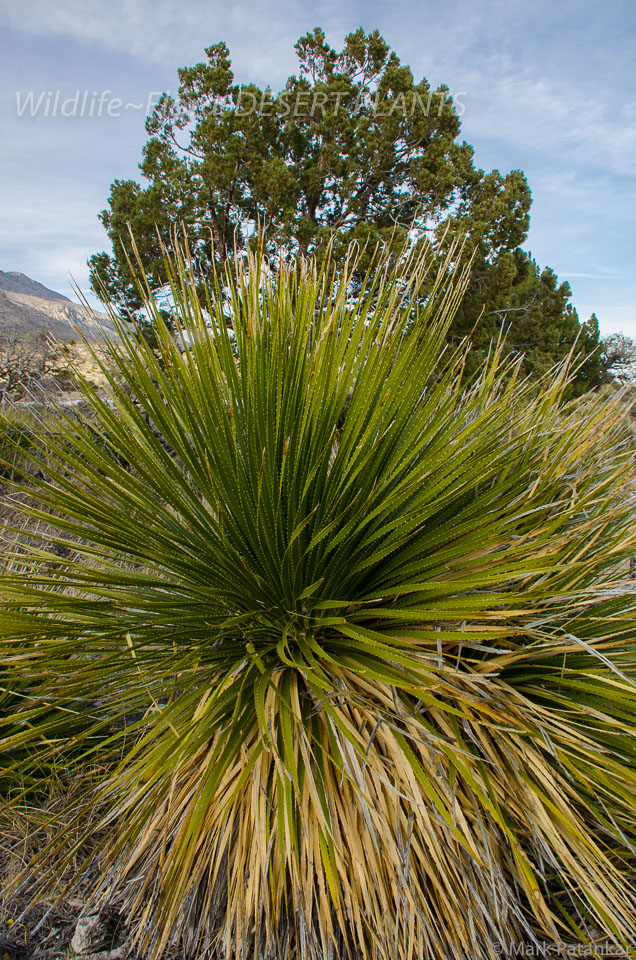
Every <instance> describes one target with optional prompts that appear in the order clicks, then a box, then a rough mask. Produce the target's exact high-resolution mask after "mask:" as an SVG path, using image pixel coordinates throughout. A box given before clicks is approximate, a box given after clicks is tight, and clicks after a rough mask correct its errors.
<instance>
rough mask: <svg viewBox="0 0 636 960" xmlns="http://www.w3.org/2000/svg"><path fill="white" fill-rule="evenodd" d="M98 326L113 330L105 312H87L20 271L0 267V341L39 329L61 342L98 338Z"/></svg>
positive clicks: (32, 332) (108, 330)
mask: <svg viewBox="0 0 636 960" xmlns="http://www.w3.org/2000/svg"><path fill="white" fill-rule="evenodd" d="M101 327H104V328H105V330H106V331H107V332H108V333H113V327H112V324H111V322H110V320H109V319H108V317H107V316H106V314H104V313H99V312H97V311H95V312H93V311H91V312H89V311H88V310H87V309H86V308H85V307H83V306H81V305H80V304H79V303H74V302H73V301H72V300H69V299H68V298H67V297H65V296H63V295H62V294H61V293H57V292H56V291H55V290H49V289H48V287H45V286H44V285H43V284H41V283H38V282H37V281H35V280H31V278H30V277H27V276H25V275H24V274H23V273H16V272H8V273H5V272H4V271H2V270H0V340H4V341H6V340H9V339H15V338H16V337H23V336H27V335H28V334H34V333H38V332H40V331H42V330H45V331H46V332H47V333H49V334H50V335H51V336H53V337H55V339H56V340H60V341H62V342H63V343H68V342H69V341H71V340H78V339H80V335H83V336H85V337H87V338H88V339H89V340H95V339H97V340H99V339H100V328H101Z"/></svg>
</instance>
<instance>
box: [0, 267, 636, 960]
mask: <svg viewBox="0 0 636 960" xmlns="http://www.w3.org/2000/svg"><path fill="white" fill-rule="evenodd" d="M455 254H456V251H455ZM453 257H454V254H453V252H451V254H450V255H449V258H448V259H447V261H446V262H445V263H444V264H443V266H442V268H441V269H440V270H439V272H438V274H437V275H436V276H435V277H432V276H431V272H430V268H429V263H431V262H433V261H434V260H435V258H434V257H431V256H428V255H427V253H426V251H421V250H420V251H419V252H418V253H417V254H415V253H414V254H413V255H412V256H411V257H409V258H407V259H406V260H404V261H402V262H400V263H396V262H395V257H393V256H392V254H391V251H390V250H388V251H387V250H384V251H382V250H380V251H378V252H377V253H376V255H375V256H374V258H373V262H372V267H371V268H370V269H369V272H368V274H367V276H366V279H365V280H364V282H363V283H362V286H361V287H360V283H359V271H358V273H356V270H357V264H358V261H357V254H356V252H355V250H353V249H352V250H351V251H350V254H349V257H348V259H347V261H346V262H345V263H344V264H343V263H339V264H334V263H332V262H331V261H330V260H329V258H327V259H326V260H325V262H324V263H323V264H322V266H320V267H317V266H316V265H315V263H313V262H312V261H298V262H296V263H293V264H291V265H288V266H283V267H281V269H280V271H278V272H277V273H276V275H275V276H274V275H272V274H271V273H269V272H268V271H267V269H266V268H265V267H264V266H263V263H262V261H261V259H259V256H258V254H255V255H253V256H251V255H250V258H249V261H248V262H247V264H244V265H240V264H238V263H237V264H235V265H234V266H228V269H227V273H226V276H225V278H224V280H223V282H222V284H221V283H220V282H219V284H218V285H217V286H213V287H211V288H210V289H209V292H208V295H207V299H202V298H201V295H200V292H199V293H197V290H199V291H200V286H199V285H198V284H197V281H196V278H195V277H193V276H192V275H190V274H189V272H188V269H187V268H186V266H185V264H186V263H187V262H188V257H187V255H184V256H182V257H177V259H176V260H174V261H173V262H172V263H171V264H166V269H167V270H168V271H169V274H170V277H171V287H172V289H171V295H172V299H173V301H174V317H175V323H176V328H177V335H176V336H175V335H174V334H173V333H171V332H170V331H169V330H168V329H167V328H166V326H165V325H164V323H163V320H162V313H161V311H160V309H159V307H158V306H157V305H156V304H155V302H154V300H153V298H152V296H151V294H150V292H149V290H148V289H146V290H145V291H144V287H143V280H140V281H139V283H140V287H139V289H140V291H141V292H143V293H144V296H145V310H146V311H147V315H148V317H149V318H150V319H151V320H152V322H153V323H154V325H155V328H156V331H157V345H155V346H154V347H152V348H151V346H149V345H148V344H147V343H146V342H145V341H144V340H143V339H139V338H137V337H135V336H134V335H133V333H131V332H130V330H129V329H128V328H126V325H125V324H122V323H121V322H119V321H118V320H117V317H116V314H115V312H114V311H113V322H115V323H116V324H117V326H118V331H119V337H120V339H119V340H117V341H113V342H111V343H110V353H111V356H110V359H104V356H103V355H101V354H99V355H98V354H96V355H95V360H96V362H98V363H99V364H100V366H101V368H102V370H103V373H104V375H105V378H106V380H107V383H108V395H107V396H103V395H100V394H98V393H97V392H96V391H95V389H94V388H93V387H91V385H90V384H88V383H84V384H83V387H82V389H83V392H84V396H85V399H86V401H87V406H88V410H89V413H87V414H86V416H84V417H82V416H80V417H79V419H78V418H76V417H73V418H70V417H68V416H66V415H65V413H64V411H63V410H59V411H57V413H56V414H55V415H54V420H55V429H53V430H51V431H50V432H49V434H48V435H47V437H46V439H45V440H42V441H41V442H38V440H37V439H36V440H35V445H34V447H33V448H32V449H31V451H30V452H29V456H30V457H31V460H32V461H33V462H34V463H37V462H38V460H40V461H42V462H43V463H44V462H45V463H46V472H45V473H44V474H43V475H40V476H36V477H35V478H32V479H31V481H30V482H31V487H30V491H31V494H32V495H33V496H34V497H35V498H36V500H37V504H38V505H37V506H36V507H33V508H32V510H31V514H32V515H33V516H34V517H36V518H43V519H46V520H47V522H48V523H50V522H51V516H52V515H53V516H54V517H55V524H56V527H57V534H56V537H55V538H54V540H53V543H54V546H55V545H57V546H64V545H67V546H68V545H69V544H72V554H71V556H70V558H69V559H67V560H64V559H61V558H60V551H59V550H57V551H54V550H52V549H45V548H44V547H43V548H42V549H41V550H37V549H35V548H34V549H32V551H31V556H30V560H29V565H28V570H26V571H25V570H24V567H22V568H21V569H20V571H19V572H11V571H10V570H9V572H8V573H6V574H5V575H4V576H3V577H2V578H1V583H0V589H1V591H2V594H3V597H4V605H3V608H2V611H1V612H0V626H1V641H0V644H1V649H2V658H3V662H4V664H5V667H4V672H5V675H6V677H7V678H8V680H7V681H6V682H7V684H8V685H9V686H11V678H12V677H13V679H14V683H13V686H14V687H15V686H19V688H20V690H21V691H22V692H23V695H22V696H21V697H20V701H19V705H18V706H16V707H15V709H14V711H13V713H12V714H11V715H10V716H9V717H8V718H6V719H5V721H4V726H3V731H4V739H3V740H2V753H3V759H4V766H5V775H7V774H15V776H16V777H20V778H23V779H24V778H25V777H27V778H28V775H29V772H30V770H31V771H32V770H34V769H38V770H41V769H44V768H45V767H46V765H45V766H44V767H43V762H44V758H47V763H49V764H50V762H51V758H54V759H55V762H56V763H57V764H58V765H65V766H73V765H77V766H79V767H81V766H82V765H86V764H88V763H91V764H97V765H99V768H100V769H103V770H104V771H105V772H104V775H103V777H102V778H101V780H100V782H99V785H98V786H97V788H96V789H95V791H94V793H91V794H90V795H86V796H84V797H82V798H81V800H79V801H77V802H78V817H79V816H81V809H80V807H81V805H82V804H84V805H86V804H90V805H91V807H93V808H94V809H97V810H99V811H100V815H99V822H98V826H99V828H100V830H101V831H102V832H101V833H100V836H104V837H105V839H104V841H103V843H102V844H101V847H100V860H99V864H100V882H99V884H98V885H97V887H96V889H95V897H96V899H99V898H102V899H103V900H111V901H116V902H118V903H120V905H122V906H123V907H124V908H125V910H126V912H127V915H128V916H129V917H130V919H131V922H132V923H133V925H134V929H135V931H136V934H137V939H138V943H139V945H140V948H142V949H143V950H145V951H146V952H147V955H148V956H149V957H151V958H155V957H158V956H159V955H160V953H161V951H162V950H164V948H165V947H166V946H167V945H168V944H169V943H170V942H171V941H174V940H175V939H178V940H179V942H180V943H181V944H182V947H183V950H184V955H185V956H188V957H190V956H191V957H204V956H210V957H212V956H214V957H217V956H219V957H232V958H237V960H248V958H258V960H269V958H273V957H276V958H280V960H284V958H292V957H302V958H312V960H313V958H315V960H326V958H332V957H333V958H335V957H342V958H354V957H355V958H358V957H360V958H364V960H388V958H389V957H390V958H396V960H421V958H430V960H447V958H448V957H454V958H459V960H464V958H465V960H475V958H493V957H495V956H499V955H501V950H502V944H510V943H517V942H520V941H522V940H524V939H526V940H527V939H532V938H533V937H538V938H539V939H544V940H546V939H547V940H549V941H552V940H556V941H558V940H561V939H563V938H565V939H567V938H568V937H569V938H570V939H571V938H573V937H574V938H576V939H581V940H582V941H585V940H586V937H587V936H588V933H587V931H589V930H590V929H592V928H594V929H595V930H596V931H597V932H599V931H600V932H601V933H602V934H603V935H605V936H607V937H609V938H610V940H611V941H612V942H613V943H615V944H620V945H622V946H623V947H625V948H627V949H631V947H633V946H634V945H635V941H634V933H633V930H634V916H635V915H636V895H635V893H634V889H633V885H630V882H631V878H632V877H633V872H634V861H635V857H634V843H635V842H636V826H635V814H634V811H635V808H636V769H635V765H634V754H635V747H634V744H635V742H636V741H635V739H634V733H635V729H634V708H635V707H636V687H635V684H634V675H635V670H634V668H635V660H636V655H635V650H634V641H633V624H634V609H635V603H634V594H633V592H632V591H631V586H632V584H631V581H630V580H629V578H628V566H629V558H630V557H631V556H632V555H633V554H634V553H636V547H635V541H636V533H635V531H634V526H633V522H632V515H633V509H634V497H633V493H632V482H633V456H632V452H631V446H630V443H629V438H628V436H627V434H626V430H625V427H624V424H623V421H624V417H623V412H622V407H621V404H620V401H619V400H608V399H607V398H604V397H601V396H594V397H590V398H588V399H586V400H584V401H577V403H576V405H566V404H564V402H563V392H564V390H565V388H566V386H567V382H568V371H567V369H566V368H565V367H563V368H561V369H559V370H556V371H554V372H553V373H551V374H550V376H549V377H546V378H545V379H544V380H543V381H542V382H541V384H540V385H539V389H538V390H537V384H536V383H534V384H532V383H528V382H525V381H522V380H521V379H520V378H519V376H517V375H516V374H515V369H514V368H510V367H509V366H506V365H505V364H503V363H502V360H501V356H502V351H501V350H499V349H497V348H495V349H493V351H492V355H491V357H490V359H489V361H488V363H487V364H486V366H485V367H484V368H483V370H482V371H481V372H480V374H479V375H478V376H477V377H476V378H475V379H473V380H472V381H470V382H469V383H468V384H467V383H466V381H465V378H463V377H462V368H463V364H464V360H465V357H466V348H465V347H464V346H460V347H459V348H458V349H457V350H456V351H455V352H450V351H449V350H448V348H447V347H445V335H446V332H447V329H448V326H449V324H450V323H451V321H452V318H453V316H454V313H455V311H456V310H457V308H458V305H459V303H460V302H461V297H462V293H463V291H464V288H465V284H466V275H465V274H462V275H461V276H458V275H457V272H456V271H453ZM437 262H439V261H437ZM354 278H356V283H355V290H356V293H355V296H352V294H351V291H352V289H353V286H352V283H353V279H354ZM423 290H426V296H424V297H423V296H421V293H422V291H423ZM49 539H50V537H49ZM22 563H24V558H23V557H22ZM18 680H19V683H18ZM25 690H26V691H27V692H26V693H24V691H25ZM16 758H17V759H16ZM47 769H48V768H47ZM69 829H70V828H69ZM63 841H64V837H63V836H61V837H60V838H58V839H56V841H55V842H52V843H51V844H50V845H49V846H48V847H47V849H46V850H45V851H44V853H43V854H42V863H43V864H44V865H45V866H46V864H48V867H49V870H50V874H51V876H54V875H55V873H56V871H59V869H60V864H61V858H62V854H61V850H62V849H63V848H62V843H63ZM76 852H77V849H76V848H74V849H73V850H72V851H71V854H67V855H68V856H71V855H75V854H76Z"/></svg>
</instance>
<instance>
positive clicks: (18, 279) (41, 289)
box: [0, 270, 72, 303]
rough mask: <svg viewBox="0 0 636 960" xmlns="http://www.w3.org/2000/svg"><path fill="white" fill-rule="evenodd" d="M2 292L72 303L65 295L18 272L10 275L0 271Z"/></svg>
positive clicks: (14, 271)
mask: <svg viewBox="0 0 636 960" xmlns="http://www.w3.org/2000/svg"><path fill="white" fill-rule="evenodd" d="M0 290H5V291H7V292H9V293H26V294H27V295H28V296H31V297H41V298H42V300H65V301H66V302H67V303H71V302H72V301H71V300H69V298H68V297H65V296H64V295H63V294H61V293H56V292H55V290H49V288H48V287H45V286H44V284H43V283H38V282H37V280H32V279H31V277H27V276H26V275H25V274H24V273H18V272H17V271H16V270H10V271H9V272H8V273H5V272H4V270H0Z"/></svg>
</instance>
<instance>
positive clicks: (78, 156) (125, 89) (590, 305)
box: [0, 0, 636, 338]
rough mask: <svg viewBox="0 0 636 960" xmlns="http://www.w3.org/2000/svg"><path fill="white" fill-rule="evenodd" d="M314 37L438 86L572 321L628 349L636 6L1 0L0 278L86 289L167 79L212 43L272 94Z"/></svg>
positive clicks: (634, 287)
mask: <svg viewBox="0 0 636 960" xmlns="http://www.w3.org/2000/svg"><path fill="white" fill-rule="evenodd" d="M315 26H321V27H322V28H323V29H324V30H325V33H326V35H327V40H328V41H329V42H330V43H331V44H332V46H334V47H336V48H337V49H340V47H341V45H342V41H343V39H344V37H345V36H346V34H347V33H349V32H350V31H352V30H355V29H357V28H358V27H360V26H362V27H363V28H364V29H365V30H367V31H370V30H373V29H376V28H377V29H379V31H380V33H381V34H382V35H383V36H384V38H385V39H386V40H387V42H388V43H389V44H390V46H391V47H392V48H393V49H394V50H395V51H396V53H397V54H398V56H399V57H400V59H401V60H402V62H403V63H406V64H408V65H410V67H411V69H412V70H413V73H414V76H415V79H416V80H420V79H421V78H422V77H426V78H427V79H428V80H429V81H430V82H431V84H432V85H433V86H435V87H437V86H438V85H439V84H446V85H447V86H448V87H449V88H450V91H451V94H453V95H454V97H455V99H456V102H457V104H458V105H460V109H461V110H462V111H463V112H462V117H461V121H462V132H461V137H462V139H465V140H467V141H468V142H469V143H470V144H472V146H473V147H474V149H475V161H476V163H477V164H478V166H480V167H482V168H483V169H485V170H491V169H493V168H497V169H499V170H500V171H501V172H502V173H506V172H508V171H509V170H513V169H521V170H523V171H524V172H525V174H526V176H527V179H528V182H529V184H530V188H531V190H532V194H533V205H532V210H531V225H530V231H529V235H528V240H527V242H526V244H525V245H524V246H525V247H526V249H528V250H530V251H531V253H532V255H533V256H534V258H535V259H536V260H537V261H538V262H539V264H540V265H541V266H550V267H552V269H553V270H554V271H555V272H556V273H557V275H558V276H559V278H560V279H561V280H567V281H568V282H569V284H570V286H571V288H572V302H573V303H574V305H575V307H576V308H577V310H578V311H579V315H580V317H581V319H582V320H586V319H587V318H588V317H589V316H590V314H591V313H592V312H593V311H594V312H595V313H596V315H597V317H598V319H599V322H600V326H601V331H602V332H603V333H604V334H608V333H612V332H615V331H622V332H624V333H626V334H627V335H629V336H632V337H635V338H636V269H635V268H636V4H634V3H633V0H605V2H604V3H599V2H598V0H592V2H588V0H534V2H532V3H528V2H527V0H524V2H520V0H482V2H478V0H449V2H446V3H440V2H432V0H424V2H418V0H410V2H402V0H397V2H391V3H381V2H379V0H364V2H349V0H339V2H336V0H315V2H313V3H311V4H307V3H306V0H270V2H269V3H268V4H264V3H263V2H262V0H241V2H232V0H223V2H221V0H182V2H181V3H176V2H174V0H110V2H108V3H104V0H57V2H55V3H51V0H28V2H26V3H25V0H2V3H1V4H0V269H2V270H5V271H6V270H18V271H20V272H22V273H26V274H27V275H28V276H30V277H32V278H33V279H35V280H39V281H40V282H42V283H45V284H46V285H47V286H49V287H51V288H53V289H55V290H58V291H60V292H61V293H65V294H66V295H68V296H72V297H73V298H75V294H74V293H73V292H72V280H74V281H75V282H76V283H78V284H79V286H80V287H81V288H82V289H83V290H84V291H87V288H88V270H87V267H86V260H87V258H88V257H89V256H90V255H91V254H92V253H95V252H97V251H99V250H107V249H109V244H108V238H107V237H106V233H105V231H104V229H103V227H102V225H101V223H100V222H99V220H98V219H97V214H98V213H99V211H100V210H102V209H103V208H104V207H105V206H106V201H107V197H108V194H109V189H110V184H111V183H112V181H113V180H114V179H116V178H117V179H128V178H139V171H138V167H137V165H138V163H139V161H140V159H141V148H142V146H143V144H144V143H145V142H146V140H147V134H146V132H145V129H144V118H145V112H146V108H147V106H148V104H149V103H150V104H152V102H154V100H156V98H157V97H158V96H159V94H160V93H161V92H163V91H168V92H172V93H176V88H177V69H178V68H179V67H181V66H186V65H191V64H194V63H196V62H199V61H200V60H202V59H203V58H204V53H203V49H204V47H206V46H208V45H210V44H212V43H217V42H218V41H221V40H223V41H225V42H226V43H227V44H228V46H229V48H230V52H231V56H232V63H233V69H234V73H235V77H236V80H237V82H243V83H249V82H254V83H257V84H259V85H260V86H265V85H267V84H269V85H270V86H271V87H272V89H274V90H278V89H280V88H282V86H283V85H284V83H285V81H286V79H287V77H288V76H289V75H291V74H293V73H295V72H297V60H296V55H295V52H294V48H293V47H294V43H295V41H296V40H297V39H298V37H300V36H301V35H302V34H304V33H306V32H307V31H309V30H312V29H313V28H314V27H315ZM58 91H59V93H58ZM49 93H50V95H51V96H50V98H49ZM76 94H77V95H78V106H77V107H76V109H75V114H76V115H75V116H72V115H71V116H62V112H63V111H62V105H63V104H64V102H65V101H68V100H69V99H70V101H71V102H70V103H69V104H68V105H67V107H66V110H65V112H66V113H72V112H73V99H74V98H75V96H76ZM30 95H31V97H32V99H28V98H29V96H30ZM56 96H57V109H54V105H55V98H56ZM40 98H41V99H40ZM85 98H86V99H85ZM100 98H101V103H102V107H101V110H100V109H99V103H100ZM118 101H120V102H119V104H118ZM47 102H48V103H49V104H50V106H49V109H48V116H47V115H46V104H47ZM83 102H84V110H83V111H82V109H81V107H82V103H83ZM92 102H93V104H94V105H93V111H92V112H93V115H92V116H89V113H90V107H91V103H92ZM109 110H110V114H109ZM31 113H34V115H33V116H32V115H31ZM100 113H101V115H99V114H100ZM82 114H83V115H82Z"/></svg>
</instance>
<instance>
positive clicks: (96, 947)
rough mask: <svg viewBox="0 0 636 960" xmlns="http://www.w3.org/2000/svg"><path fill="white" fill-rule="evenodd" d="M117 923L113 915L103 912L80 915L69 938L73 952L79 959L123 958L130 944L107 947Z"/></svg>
mask: <svg viewBox="0 0 636 960" xmlns="http://www.w3.org/2000/svg"><path fill="white" fill-rule="evenodd" d="M116 927H117V923H116V922H115V924H113V917H112V916H111V915H108V914H103V913H93V914H89V915H88V916H85V917H80V918H79V920H78V921H77V925H76V927H75V933H74V934H73V939H72V940H71V949H72V951H73V953H74V954H75V955H76V956H77V957H78V958H81V960H125V958H126V957H127V956H128V955H129V954H130V944H129V943H127V942H124V943H122V944H120V945H119V946H115V947H110V946H109V947H108V948H106V949H105V946H106V944H108V943H112V942H113V940H114V937H113V933H114V928H115V929H116Z"/></svg>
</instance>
